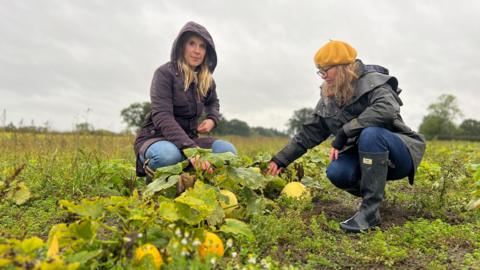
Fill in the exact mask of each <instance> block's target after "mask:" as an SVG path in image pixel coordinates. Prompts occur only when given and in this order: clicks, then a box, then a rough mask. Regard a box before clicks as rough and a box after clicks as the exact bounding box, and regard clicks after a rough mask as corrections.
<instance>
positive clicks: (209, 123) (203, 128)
mask: <svg viewBox="0 0 480 270" xmlns="http://www.w3.org/2000/svg"><path fill="white" fill-rule="evenodd" d="M214 127H215V122H213V120H212V119H205V120H203V121H202V123H200V125H199V126H198V127H197V132H198V133H200V134H205V133H208V132H210V131H211V130H212V129H213V128H214Z"/></svg>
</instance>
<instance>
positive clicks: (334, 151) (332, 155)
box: [329, 147, 340, 161]
mask: <svg viewBox="0 0 480 270" xmlns="http://www.w3.org/2000/svg"><path fill="white" fill-rule="evenodd" d="M338 152H340V151H338V150H337V149H335V148H333V147H332V148H330V155H329V157H330V161H332V160H337V159H338Z"/></svg>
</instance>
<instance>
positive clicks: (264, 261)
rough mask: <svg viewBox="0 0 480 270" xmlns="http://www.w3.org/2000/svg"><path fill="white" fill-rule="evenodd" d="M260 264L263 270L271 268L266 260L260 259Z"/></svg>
mask: <svg viewBox="0 0 480 270" xmlns="http://www.w3.org/2000/svg"><path fill="white" fill-rule="evenodd" d="M260 264H261V265H262V266H263V268H265V269H270V267H271V263H269V262H267V260H265V259H262V260H261V261H260Z"/></svg>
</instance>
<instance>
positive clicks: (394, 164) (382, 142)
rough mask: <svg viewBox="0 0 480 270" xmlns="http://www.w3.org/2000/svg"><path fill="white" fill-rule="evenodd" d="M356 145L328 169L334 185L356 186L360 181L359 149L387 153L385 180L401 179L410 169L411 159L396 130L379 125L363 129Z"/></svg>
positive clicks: (341, 154)
mask: <svg viewBox="0 0 480 270" xmlns="http://www.w3.org/2000/svg"><path fill="white" fill-rule="evenodd" d="M357 144H358V145H357V147H354V148H352V149H349V150H347V151H346V152H343V153H340V154H339V155H338V159H337V160H333V161H332V162H331V163H330V165H329V166H328V168H327V178H328V179H329V180H330V181H331V182H332V184H334V185H335V186H337V187H339V188H341V189H345V188H353V187H356V186H358V183H359V181H360V177H361V174H360V160H359V156H358V152H368V153H382V152H383V153H384V152H387V151H388V152H389V155H388V159H389V160H390V163H391V165H389V167H388V174H387V179H388V180H396V179H402V178H404V177H406V176H408V175H410V173H411V172H412V170H413V161H412V158H411V156H410V152H409V151H408V148H407V146H406V145H405V144H404V143H403V141H402V140H401V139H400V137H398V136H397V135H396V134H395V133H393V132H391V131H389V130H387V129H384V128H379V127H368V128H365V129H364V130H362V132H361V133H360V137H359V138H358V142H357Z"/></svg>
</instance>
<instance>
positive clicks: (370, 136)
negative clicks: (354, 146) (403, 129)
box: [358, 127, 388, 152]
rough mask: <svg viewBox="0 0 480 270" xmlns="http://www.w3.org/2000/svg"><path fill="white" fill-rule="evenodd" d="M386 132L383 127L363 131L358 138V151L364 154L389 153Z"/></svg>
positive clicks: (368, 128)
mask: <svg viewBox="0 0 480 270" xmlns="http://www.w3.org/2000/svg"><path fill="white" fill-rule="evenodd" d="M385 132H388V130H386V129H384V128H381V127H367V128H364V129H363V130H362V132H361V133H360V136H359V138H358V150H359V151H362V152H385V151H388V146H387V142H386V139H385Z"/></svg>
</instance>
